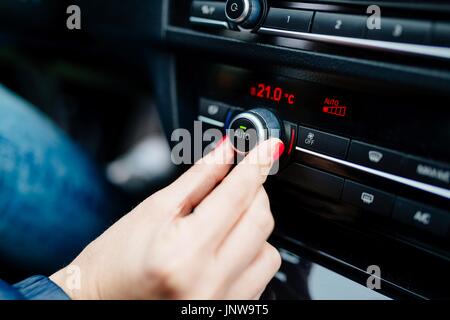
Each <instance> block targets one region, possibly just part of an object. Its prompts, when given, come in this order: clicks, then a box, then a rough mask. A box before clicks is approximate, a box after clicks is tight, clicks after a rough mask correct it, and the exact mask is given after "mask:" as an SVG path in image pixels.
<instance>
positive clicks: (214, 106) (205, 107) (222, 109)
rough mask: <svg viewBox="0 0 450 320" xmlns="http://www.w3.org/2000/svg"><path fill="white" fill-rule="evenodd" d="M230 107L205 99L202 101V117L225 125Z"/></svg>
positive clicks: (200, 111)
mask: <svg viewBox="0 0 450 320" xmlns="http://www.w3.org/2000/svg"><path fill="white" fill-rule="evenodd" d="M229 110H230V107H229V106H227V105H225V104H223V103H221V102H217V101H212V100H208V99H205V98H201V99H200V110H199V114H200V116H203V117H207V118H209V119H212V120H215V121H218V122H221V123H222V125H223V124H224V123H225V121H226V119H227V115H228V111H229Z"/></svg>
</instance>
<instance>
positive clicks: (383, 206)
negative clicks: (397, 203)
mask: <svg viewBox="0 0 450 320" xmlns="http://www.w3.org/2000/svg"><path fill="white" fill-rule="evenodd" d="M342 199H343V200H344V201H345V202H348V203H350V204H352V205H354V206H356V207H358V208H361V209H365V210H368V211H371V212H374V213H378V214H380V215H383V216H390V213H391V209H392V206H393V204H394V199H395V197H394V196H393V195H391V194H389V193H386V192H383V191H380V190H377V189H373V188H370V187H366V186H364V185H362V184H359V183H356V182H352V181H346V182H345V186H344V193H343V196H342Z"/></svg>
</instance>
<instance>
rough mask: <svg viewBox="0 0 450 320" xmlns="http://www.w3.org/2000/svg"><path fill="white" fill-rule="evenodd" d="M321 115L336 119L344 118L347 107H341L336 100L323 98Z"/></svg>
mask: <svg viewBox="0 0 450 320" xmlns="http://www.w3.org/2000/svg"><path fill="white" fill-rule="evenodd" d="M323 104H324V106H323V109H322V111H323V113H327V114H330V115H333V116H336V117H345V116H346V115H347V106H345V105H342V104H341V102H340V101H339V100H338V99H332V98H325V101H324V103H323Z"/></svg>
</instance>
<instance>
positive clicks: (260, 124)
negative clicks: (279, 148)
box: [227, 112, 267, 154]
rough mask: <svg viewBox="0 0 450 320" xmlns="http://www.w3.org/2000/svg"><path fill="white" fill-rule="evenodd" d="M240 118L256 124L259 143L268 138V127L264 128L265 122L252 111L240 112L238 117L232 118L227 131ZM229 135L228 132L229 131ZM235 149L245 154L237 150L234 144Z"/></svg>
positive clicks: (240, 152) (238, 151)
mask: <svg viewBox="0 0 450 320" xmlns="http://www.w3.org/2000/svg"><path fill="white" fill-rule="evenodd" d="M240 119H246V120H248V121H250V122H251V123H253V124H254V125H255V128H256V133H257V136H258V141H257V142H258V143H260V142H262V141H264V140H266V137H267V135H266V129H265V128H264V124H263V122H262V120H261V119H259V118H258V117H257V116H256V115H254V114H252V113H250V112H243V113H241V114H238V115H237V116H236V117H234V118H233V120H231V122H230V125H229V126H228V128H227V131H228V130H230V128H231V127H232V126H233V124H234V123H235V122H236V121H237V120H240ZM227 135H228V132H227ZM232 145H233V144H232ZM233 149H234V150H235V151H236V152H237V153H239V154H244V153H243V152H242V151H240V150H237V148H235V146H234V145H233Z"/></svg>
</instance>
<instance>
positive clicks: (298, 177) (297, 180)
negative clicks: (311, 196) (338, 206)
mask: <svg viewBox="0 0 450 320" xmlns="http://www.w3.org/2000/svg"><path fill="white" fill-rule="evenodd" d="M278 176H279V177H280V178H281V179H283V180H284V181H287V182H289V183H292V184H293V185H295V186H297V187H299V188H301V189H305V190H308V191H311V192H314V193H318V194H321V195H323V196H325V197H328V198H331V199H334V200H339V199H340V198H341V194H342V188H343V187H344V179H343V178H340V177H337V176H334V175H332V174H329V173H326V172H323V171H320V170H317V169H313V168H310V167H307V166H304V165H301V164H291V165H289V166H288V167H287V168H286V169H284V170H283V171H281V172H280V173H279V174H278Z"/></svg>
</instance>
